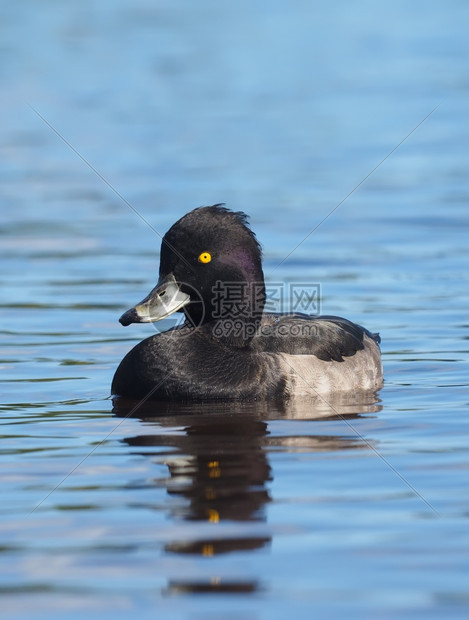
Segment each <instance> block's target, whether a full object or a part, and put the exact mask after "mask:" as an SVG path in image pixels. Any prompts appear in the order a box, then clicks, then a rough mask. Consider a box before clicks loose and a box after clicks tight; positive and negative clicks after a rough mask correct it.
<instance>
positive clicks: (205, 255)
mask: <svg viewBox="0 0 469 620" xmlns="http://www.w3.org/2000/svg"><path fill="white" fill-rule="evenodd" d="M211 260H212V255H211V254H210V253H209V252H202V254H200V255H199V262H200V263H209V262H210V261H211Z"/></svg>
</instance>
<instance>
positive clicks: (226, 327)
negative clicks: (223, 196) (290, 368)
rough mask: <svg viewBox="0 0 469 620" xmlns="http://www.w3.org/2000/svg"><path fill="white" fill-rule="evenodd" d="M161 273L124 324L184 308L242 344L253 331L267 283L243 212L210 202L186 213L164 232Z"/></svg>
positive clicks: (216, 331) (195, 319) (190, 316)
mask: <svg viewBox="0 0 469 620" xmlns="http://www.w3.org/2000/svg"><path fill="white" fill-rule="evenodd" d="M159 275H160V277H159V281H158V284H157V286H156V287H155V289H153V291H152V292H151V293H150V295H149V296H148V297H146V298H145V299H144V300H143V301H142V302H141V303H140V304H139V305H138V306H136V307H135V308H132V309H131V310H129V311H127V312H126V313H125V314H124V315H123V316H122V317H121V319H120V321H121V323H122V324H123V325H128V324H129V323H134V322H149V321H158V320H160V319H162V318H164V317H166V316H168V315H169V314H171V313H172V312H176V311H177V310H181V309H182V310H183V311H184V313H185V314H186V317H187V319H188V320H189V322H190V323H191V324H192V325H195V326H199V325H204V324H207V323H213V327H214V330H213V333H214V336H215V337H219V338H220V339H222V340H228V341H229V342H230V344H236V345H238V346H243V345H244V344H247V343H248V342H249V340H250V339H251V338H252V336H253V335H254V333H255V330H256V328H257V326H258V325H259V323H260V320H261V315H262V311H263V308H264V303H265V287H264V275H263V272H262V257H261V249H260V246H259V243H258V242H257V240H256V237H255V235H254V233H253V232H252V231H251V229H250V228H249V227H248V224H247V216H246V215H245V214H244V213H242V212H233V211H230V210H229V209H226V208H225V207H223V206H222V205H214V206H212V207H200V208H199V209H194V210H193V211H191V212H190V213H187V214H186V215H184V217H182V218H181V219H180V220H178V221H177V222H176V223H175V224H174V225H173V226H172V227H171V228H170V229H169V230H168V232H167V233H166V235H165V236H164V238H163V241H162V244H161V256H160V272H159ZM228 332H230V334H229V335H228ZM236 334H238V336H240V338H238V337H237V336H236Z"/></svg>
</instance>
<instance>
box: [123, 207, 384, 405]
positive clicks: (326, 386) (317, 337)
mask: <svg viewBox="0 0 469 620" xmlns="http://www.w3.org/2000/svg"><path fill="white" fill-rule="evenodd" d="M220 284H222V285H223V287H225V288H223V287H222V288H220ZM229 286H231V287H232V288H231V289H230V288H229ZM215 287H217V288H215ZM214 290H216V291H218V297H216V296H214ZM220 290H222V291H225V294H226V298H223V296H222V297H221V302H223V301H226V299H227V298H228V297H229V295H230V290H231V292H232V291H234V290H236V291H237V292H238V295H239V291H240V290H242V291H243V292H242V297H241V298H239V299H237V304H236V305H233V304H232V303H231V304H228V303H225V304H223V303H221V305H220V303H219V302H220V294H219V293H220ZM216 301H218V303H215V302H216ZM264 302H265V288H264V279H263V273H262V267H261V254H260V248H259V245H258V243H257V241H256V240H255V237H254V234H253V233H252V232H251V231H250V229H249V228H248V227H247V225H246V218H245V216H244V215H243V214H239V213H233V212H230V211H228V210H227V209H224V208H223V207H220V206H218V205H216V206H214V207H203V208H200V209H196V210H194V211H191V212H190V213H189V214H187V215H186V216H184V217H183V218H181V220H179V221H178V222H177V223H176V224H175V225H174V226H173V227H172V228H171V229H170V230H169V231H168V233H167V234H166V235H165V237H164V240H163V244H162V251H161V266H160V281H159V284H158V285H157V287H156V288H155V289H154V291H152V293H150V295H149V296H148V297H147V298H146V299H145V300H144V301H143V302H142V303H141V304H140V305H138V306H136V307H135V308H133V309H131V310H129V311H128V312H126V313H125V314H124V315H123V316H122V317H121V322H122V323H123V324H124V325H127V324H129V323H130V322H147V321H153V320H159V319H160V318H164V317H165V316H168V314H170V313H171V312H174V311H176V310H179V309H183V310H184V312H185V314H186V318H187V321H186V324H185V325H183V326H181V327H177V328H174V329H172V330H168V331H167V332H163V333H161V334H158V335H155V336H151V337H150V338H147V339H146V340H143V341H142V342H140V343H139V344H138V345H137V346H136V347H134V348H133V349H132V350H131V351H130V352H129V353H128V354H127V355H126V356H125V358H124V359H123V360H122V362H121V364H120V365H119V368H118V369H117V371H116V374H115V376H114V380H113V384H112V392H113V394H116V395H120V396H125V397H128V398H144V397H151V398H164V399H174V400H200V399H203V400H213V399H224V400H233V399H249V400H254V399H278V398H290V397H294V396H300V395H301V396H304V395H307V394H309V395H312V396H317V395H325V394H327V393H332V392H344V391H357V390H376V389H378V388H379V387H381V385H382V380H383V375H382V365H381V357H380V350H379V336H378V335H377V334H371V333H370V332H368V331H367V330H366V329H364V328H363V327H360V326H359V325H356V324H354V323H351V322H350V321H347V320H346V319H342V318H339V317H329V316H324V317H314V316H309V315H303V314H267V313H263V307H264ZM223 305H224V306H225V307H223Z"/></svg>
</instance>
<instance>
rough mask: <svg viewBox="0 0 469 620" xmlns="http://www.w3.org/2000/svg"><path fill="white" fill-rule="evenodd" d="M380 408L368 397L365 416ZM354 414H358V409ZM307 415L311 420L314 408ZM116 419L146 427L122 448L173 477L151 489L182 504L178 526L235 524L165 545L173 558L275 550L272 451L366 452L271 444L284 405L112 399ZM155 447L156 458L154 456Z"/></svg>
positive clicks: (205, 588)
mask: <svg viewBox="0 0 469 620" xmlns="http://www.w3.org/2000/svg"><path fill="white" fill-rule="evenodd" d="M375 402H376V399H375V398H371V400H369V401H368V403H369V404H368V405H366V406H365V405H362V406H361V409H360V411H361V412H364V411H368V412H371V411H377V410H378V406H377V405H376V404H375ZM354 410H355V411H357V408H356V406H355V408H354ZM308 411H309V415H311V409H308ZM343 412H344V413H343V416H344V417H348V418H353V417H355V418H356V417H359V415H358V414H357V413H350V409H349V410H347V408H345V409H343ZM114 413H115V414H116V415H117V416H119V417H130V416H131V415H132V416H133V417H138V418H140V419H141V420H142V421H144V422H145V430H146V431H147V432H146V433H144V434H143V433H142V434H141V435H137V436H135V437H128V438H126V439H125V441H126V443H127V444H128V445H129V446H132V447H142V448H145V450H144V451H141V452H140V454H142V455H144V456H146V457H148V456H151V458H152V459H155V457H156V458H157V462H159V463H164V464H165V465H166V466H167V467H168V470H169V478H163V479H162V478H159V479H156V480H155V481H154V483H155V486H156V487H164V488H166V491H167V493H168V494H169V495H170V496H172V497H173V498H181V499H182V500H183V501H175V502H168V504H167V507H165V508H166V509H167V510H168V512H169V514H170V516H171V518H172V519H173V520H175V521H177V520H181V519H182V520H186V521H198V522H204V523H212V524H214V525H215V524H225V525H226V526H229V525H230V524H233V527H229V533H228V529H227V528H219V527H214V528H213V534H212V533H210V535H207V528H206V527H202V528H197V527H194V531H193V536H192V537H191V538H190V539H188V538H187V536H185V538H184V539H180V540H170V541H168V542H167V543H166V544H165V545H164V550H165V552H166V553H168V554H183V555H192V556H199V557H200V556H203V557H205V558H207V557H215V556H217V555H220V554H226V553H230V552H250V551H255V550H260V549H262V548H266V547H268V546H269V545H270V543H271V542H272V532H271V530H270V529H269V527H268V525H267V505H268V503H269V502H271V501H272V497H271V495H270V490H269V483H270V482H271V481H272V480H273V473H272V467H271V465H270V463H269V452H270V451H271V450H275V451H278V450H282V449H283V450H288V451H290V450H298V451H301V452H317V451H323V450H333V451H334V450H343V449H353V448H363V447H367V446H366V444H365V443H364V442H363V441H361V440H360V439H358V438H353V437H351V436H350V435H351V434H350V433H348V434H346V435H345V436H340V435H308V436H305V435H300V436H292V435H289V436H275V437H272V436H271V435H270V431H269V419H272V418H273V419H275V418H276V419H278V418H282V417H285V415H286V412H285V410H282V409H281V406H274V405H272V404H270V405H267V404H266V403H254V404H252V403H251V404H246V403H244V404H243V403H219V404H217V403H210V404H203V403H198V404H194V403H192V404H183V403H182V404H181V403H180V404H178V403H171V402H155V401H147V402H146V403H141V404H139V403H136V402H132V401H127V400H122V399H115V400H114ZM325 413H326V412H325V411H322V415H321V416H320V417H322V418H323V419H327V418H326V417H325ZM329 414H330V411H329ZM297 417H301V416H297ZM149 424H154V430H155V432H154V433H153V432H151V433H148V430H149V428H148V427H149ZM171 429H172V430H173V432H171ZM152 446H154V447H155V451H154V453H152V451H151V449H150V450H149V448H151V447H152ZM150 507H151V508H154V506H151V505H150ZM241 523H243V524H244V525H242V526H241V525H240V524H241ZM236 524H237V525H236ZM249 524H251V525H249ZM264 585H265V584H263V583H261V581H260V580H259V579H258V578H257V576H255V577H254V576H253V577H252V578H247V576H246V575H244V576H243V578H242V579H233V577H232V576H228V577H226V578H222V577H220V575H211V574H210V575H206V576H205V577H203V576H202V577H200V578H198V579H196V580H194V579H193V578H192V577H189V576H188V578H187V579H183V578H181V577H180V576H178V578H177V579H173V578H169V585H168V588H167V591H168V592H196V591H197V592H245V593H246V592H254V591H256V590H258V589H259V588H262V587H263V586H264Z"/></svg>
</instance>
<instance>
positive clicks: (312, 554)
mask: <svg viewBox="0 0 469 620" xmlns="http://www.w3.org/2000/svg"><path fill="white" fill-rule="evenodd" d="M468 23H469V5H468V4H467V3H466V2H464V1H463V0H460V1H458V0H451V1H450V2H448V3H440V2H436V1H430V2H423V1H420V0H417V1H415V2H412V3H408V2H404V1H403V0H402V1H401V0H397V1H394V2H392V3H391V2H377V3H376V2H369V1H366V0H359V1H358V2H354V3H347V2H343V1H339V0H337V1H335V2H331V3H324V2H322V3H320V2H308V1H306V0H295V1H294V2H281V1H271V2H267V1H265V0H264V1H263V0H259V1H256V2H249V1H247V0H240V1H239V2H236V3H226V2H218V3H215V2H210V1H209V0H200V1H199V2H187V1H184V0H171V2H170V1H168V0H157V1H153V2H150V1H147V0H136V1H134V2H129V1H124V0H114V1H113V2H110V1H102V2H99V3H95V2H91V1H83V2H79V3H78V2H67V3H58V2H54V1H52V0H42V1H41V2H33V1H32V0H29V1H28V0H25V1H23V2H16V3H5V2H4V3H1V4H0V32H1V39H0V41H1V43H0V80H1V92H2V96H1V97H0V112H1V117H2V124H1V131H0V160H1V166H0V216H1V219H0V254H1V265H2V269H1V272H0V282H1V285H0V317H1V325H0V332H1V351H0V370H1V372H0V398H1V403H2V404H1V411H2V413H1V424H2V432H1V443H0V468H1V480H2V502H1V505H0V537H1V539H0V597H1V600H0V605H1V610H2V617H5V618H9V619H10V618H11V619H16V618H34V619H42V618H47V619H51V618H64V617H67V618H72V619H74V618H83V617H87V618H90V619H91V618H100V619H103V618H113V619H120V618H129V617H136V616H137V615H138V617H140V618H154V617H158V618H175V619H179V618H180V619H186V618H187V619H190V620H199V619H200V618H204V619H208V620H211V619H215V618H216V619H222V620H225V619H226V620H233V619H234V618H241V617H242V618H245V619H246V620H264V619H269V620H270V619H271V618H272V619H277V618H278V619H282V620H283V619H284V618H288V617H291V618H293V617H296V618H312V617H319V618H326V617H327V618H343V617H347V618H377V617H379V618H394V617H399V618H407V617H412V618H413V617H415V618H419V617H422V618H423V617H425V618H426V619H428V618H443V617H444V618H453V617H454V618H459V617H460V618H466V617H467V614H468V611H469V594H468V588H467V583H468V577H469V528H468V515H469V500H468V473H469V451H468V446H469V428H468V427H469V424H468V420H469V415H468V413H469V412H468V403H469V389H468V386H469V381H468V370H469V364H468V339H469V310H468V308H469V244H468V239H469V217H468V202H469V173H468V170H469V148H468V144H469V122H468V115H467V111H468V109H469V79H468V72H467V67H468V66H469V38H468V37H467V29H468ZM396 147H397V148H396ZM394 149H396V150H394ZM370 173H371V174H370ZM368 175H370V176H368ZM218 202H225V203H227V206H229V207H230V208H232V209H235V210H243V211H246V212H247V213H248V214H249V215H250V217H251V223H252V227H253V229H254V230H255V231H256V233H257V235H258V238H259V240H260V242H261V243H262V245H263V248H264V268H265V275H266V279H267V281H268V283H271V284H274V285H275V286H278V285H280V286H282V285H284V286H285V288H284V290H285V291H290V290H291V289H290V288H289V287H290V286H291V285H296V284H301V285H304V284H311V285H314V286H318V287H319V288H320V291H321V297H320V304H321V308H320V310H321V311H322V312H323V313H327V314H338V315H343V316H346V317H348V318H350V319H352V320H354V321H357V322H359V323H362V324H364V325H366V326H367V327H368V328H369V329H371V330H373V331H379V332H380V333H381V337H382V351H383V362H384V368H385V379H386V381H385V386H384V388H383V389H382V390H381V391H380V392H379V394H378V395H377V396H376V397H374V398H371V397H369V396H368V397H367V398H361V397H360V396H359V395H350V396H349V397H348V398H347V399H345V400H343V401H341V402H336V401H335V400H334V399H331V400H330V401H328V402H327V403H317V404H316V405H314V406H313V405H311V403H310V404H305V403H303V404H299V405H297V406H293V405H291V406H290V405H289V404H287V405H286V406H285V407H281V406H279V405H269V404H265V403H253V404H232V405H226V404H225V405H223V404H215V405H210V406H209V405H203V404H199V405H188V404H186V405H182V404H175V405H172V406H170V405H168V406H163V405H155V404H151V403H146V404H145V406H142V407H140V408H139V409H138V410H137V411H135V412H134V415H132V416H130V417H129V412H130V410H131V409H130V408H129V407H128V406H127V407H126V406H125V404H121V405H118V404H116V403H113V401H112V400H111V399H110V383H111V379H112V376H113V372H114V370H115V368H116V366H117V364H118V362H119V361H120V359H121V358H122V357H123V356H124V354H125V353H126V352H127V351H128V350H129V349H130V348H131V347H132V346H133V345H134V344H135V343H137V342H138V341H140V340H141V339H142V338H144V337H146V336H148V335H151V334H153V333H155V329H157V328H159V327H160V326H158V325H134V326H131V327H129V328H127V329H125V330H124V329H123V328H122V327H121V326H120V325H119V324H118V322H117V319H118V317H119V316H120V314H121V313H122V312H123V311H124V310H126V309H127V308H129V307H130V306H131V305H133V304H134V303H135V302H137V301H139V300H140V299H142V298H143V297H144V296H145V295H146V294H147V293H148V292H149V290H150V288H152V287H153V285H154V284H155V282H156V278H157V271H158V257H159V246H160V243H161V238H160V237H161V235H162V234H164V233H165V231H166V230H167V229H168V228H169V226H170V225H171V224H172V223H173V222H174V221H175V220H176V219H178V218H179V217H180V216H182V215H183V214H184V213H185V212H187V211H189V210H190V209H192V208H194V207H197V206H200V205H206V204H214V203H218ZM291 302H292V299H290V298H289V296H288V294H286V295H285V298H284V300H283V303H284V304H285V308H283V309H285V310H287V309H288V307H290V304H291Z"/></svg>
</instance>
